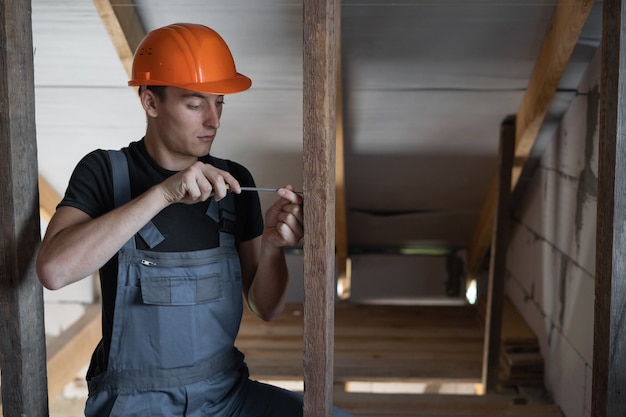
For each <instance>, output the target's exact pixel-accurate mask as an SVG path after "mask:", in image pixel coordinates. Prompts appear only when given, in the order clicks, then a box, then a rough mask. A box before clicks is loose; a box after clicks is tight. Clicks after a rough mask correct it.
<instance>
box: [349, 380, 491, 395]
mask: <svg viewBox="0 0 626 417" xmlns="http://www.w3.org/2000/svg"><path fill="white" fill-rule="evenodd" d="M476 385H477V383H475V382H436V381H421V382H410V381H377V382H373V381H348V382H346V385H345V390H346V392H355V393H369V394H452V395H476V394H478V390H477V389H476ZM478 385H480V384H478Z"/></svg>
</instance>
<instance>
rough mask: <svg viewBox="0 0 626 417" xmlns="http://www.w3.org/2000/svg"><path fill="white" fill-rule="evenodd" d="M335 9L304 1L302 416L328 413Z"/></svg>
mask: <svg viewBox="0 0 626 417" xmlns="http://www.w3.org/2000/svg"><path fill="white" fill-rule="evenodd" d="M337 7H338V4H337V3H336V2H335V1H332V0H305V1H304V2H303V13H304V25H303V37H304V39H303V55H304V57H303V58H304V62H303V66H304V68H303V77H304V80H303V83H304V91H303V94H304V109H303V123H304V127H303V129H304V136H303V137H304V146H303V159H304V198H305V203H304V227H305V230H306V232H305V238H304V384H305V395H304V415H305V416H306V417H325V416H326V417H327V416H330V415H331V414H332V379H333V377H332V371H333V320H334V298H335V176H334V173H335V135H336V127H335V106H336V70H337V65H336V57H337V53H336V38H335V11H336V8H337Z"/></svg>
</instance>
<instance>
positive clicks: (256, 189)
mask: <svg viewBox="0 0 626 417" xmlns="http://www.w3.org/2000/svg"><path fill="white" fill-rule="evenodd" d="M239 188H240V189H241V191H266V192H270V193H275V192H276V191H278V190H279V188H264V187H239ZM226 190H227V191H228V192H230V184H226ZM294 193H296V194H300V195H302V192H301V191H294Z"/></svg>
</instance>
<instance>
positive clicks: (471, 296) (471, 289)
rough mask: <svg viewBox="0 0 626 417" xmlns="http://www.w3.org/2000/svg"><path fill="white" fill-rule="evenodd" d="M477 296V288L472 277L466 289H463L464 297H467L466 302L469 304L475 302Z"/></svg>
mask: <svg viewBox="0 0 626 417" xmlns="http://www.w3.org/2000/svg"><path fill="white" fill-rule="evenodd" d="M477 297H478V290H477V289H476V280H475V279H473V280H471V281H470V283H469V285H468V286H467V290H466V291H465V298H467V302H468V303H470V304H471V305H474V304H476V299H477Z"/></svg>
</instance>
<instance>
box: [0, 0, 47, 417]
mask: <svg viewBox="0 0 626 417" xmlns="http://www.w3.org/2000/svg"><path fill="white" fill-rule="evenodd" d="M30 4H31V2H30V0H4V1H2V2H0V28H1V29H0V187H1V192H0V195H1V196H2V198H1V199H0V234H1V236H0V253H2V261H1V262H0V329H1V331H2V333H1V335H0V369H2V409H3V413H4V415H5V416H29V417H37V416H47V415H48V395H47V392H46V345H45V331H44V322H43V290H42V287H41V285H40V284H39V282H38V280H37V276H36V273H35V268H34V265H35V257H36V252H37V247H38V245H39V241H40V236H41V235H40V227H39V198H38V191H37V141H36V137H35V85H34V71H33V40H32V24H31V6H30Z"/></svg>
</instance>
